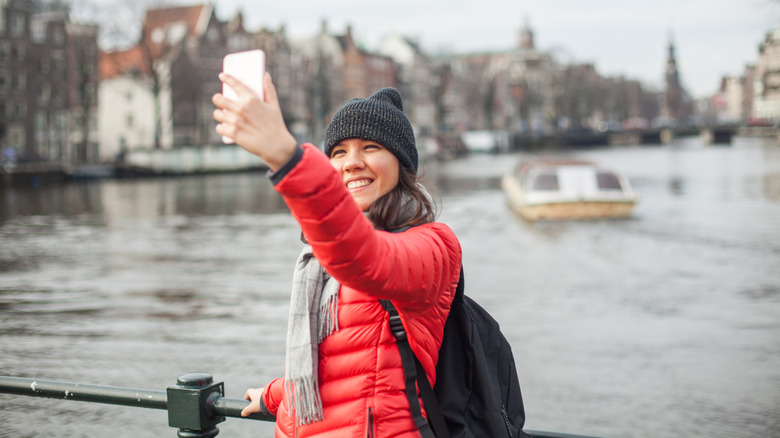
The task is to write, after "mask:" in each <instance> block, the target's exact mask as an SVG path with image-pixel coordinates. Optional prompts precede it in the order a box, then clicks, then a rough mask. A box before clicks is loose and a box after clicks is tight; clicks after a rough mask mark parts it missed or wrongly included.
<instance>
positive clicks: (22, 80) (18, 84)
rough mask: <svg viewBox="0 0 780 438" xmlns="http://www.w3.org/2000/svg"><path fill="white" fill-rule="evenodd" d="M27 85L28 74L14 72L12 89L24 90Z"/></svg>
mask: <svg viewBox="0 0 780 438" xmlns="http://www.w3.org/2000/svg"><path fill="white" fill-rule="evenodd" d="M26 86H27V76H26V75H25V74H24V73H22V74H18V73H14V74H12V75H11V89H12V91H24V90H25V88H26Z"/></svg>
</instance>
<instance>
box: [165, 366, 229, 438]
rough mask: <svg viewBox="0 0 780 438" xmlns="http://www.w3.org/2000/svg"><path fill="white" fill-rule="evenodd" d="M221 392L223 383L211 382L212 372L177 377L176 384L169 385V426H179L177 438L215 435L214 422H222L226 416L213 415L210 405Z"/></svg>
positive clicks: (222, 392) (210, 437)
mask: <svg viewBox="0 0 780 438" xmlns="http://www.w3.org/2000/svg"><path fill="white" fill-rule="evenodd" d="M224 392H225V389H224V384H223V383H222V382H219V383H214V381H213V378H212V377H211V374H208V373H188V374H183V375H181V376H179V378H178V379H177V381H176V386H169V387H168V425H169V426H171V427H178V428H179V431H178V436H179V438H212V437H215V436H217V434H218V433H219V429H217V424H218V423H221V422H223V421H225V417H221V416H216V415H213V413H212V411H211V405H212V404H214V400H215V399H216V398H217V397H221V396H222V395H223V394H224Z"/></svg>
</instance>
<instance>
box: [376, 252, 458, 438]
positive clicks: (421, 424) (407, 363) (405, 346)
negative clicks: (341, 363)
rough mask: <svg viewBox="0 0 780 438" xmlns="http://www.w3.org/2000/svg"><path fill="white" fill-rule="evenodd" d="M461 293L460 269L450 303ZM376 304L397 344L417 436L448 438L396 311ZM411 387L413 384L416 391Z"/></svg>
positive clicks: (389, 304)
mask: <svg viewBox="0 0 780 438" xmlns="http://www.w3.org/2000/svg"><path fill="white" fill-rule="evenodd" d="M463 291H464V285H463V267H462V266H461V268H460V277H459V278H458V287H457V289H456V291H455V297H454V298H453V300H454V299H455V298H457V297H458V296H463V293H464V292H463ZM379 302H380V303H382V307H384V308H385V310H386V311H387V313H389V314H390V332H391V333H392V334H393V336H394V337H395V340H396V343H397V344H398V351H399V353H400V354H401V363H402V364H403V367H404V376H405V379H406V382H405V383H406V398H407V399H408V400H409V408H410V409H411V411H412V418H413V419H414V422H415V424H416V425H417V429H418V430H419V431H420V435H422V437H423V438H434V437H435V438H450V430H449V428H448V427H447V422H446V421H445V420H444V415H442V412H441V407H440V406H439V401H438V400H437V399H436V393H434V392H433V388H432V387H431V382H430V381H428V376H427V374H425V369H424V368H423V366H422V363H420V360H419V359H418V358H417V356H416V355H415V354H414V351H412V347H411V345H409V339H408V337H407V336H406V329H405V328H404V325H403V322H402V321H401V316H400V315H399V314H398V309H396V308H395V305H393V303H392V302H391V301H390V300H379ZM415 383H416V384H417V386H416V387H415ZM417 389H419V390H420V396H421V397H422V399H423V403H425V411H426V412H427V413H428V420H426V419H425V417H423V415H422V410H421V408H420V401H419V399H418V398H417ZM431 428H433V430H431ZM434 432H435V433H434Z"/></svg>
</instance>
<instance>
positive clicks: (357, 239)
mask: <svg viewBox="0 0 780 438" xmlns="http://www.w3.org/2000/svg"><path fill="white" fill-rule="evenodd" d="M298 160H299V161H298V162H297V163H294V166H290V167H289V168H288V170H287V172H286V173H285V174H284V176H283V177H282V178H281V179H280V180H279V181H278V182H277V183H276V185H275V188H276V190H277V191H279V193H281V194H282V196H283V197H284V199H285V202H286V203H287V205H288V206H289V207H290V210H291V212H292V215H293V216H294V217H295V218H296V220H297V221H298V223H299V224H300V225H301V228H302V230H303V233H304V235H305V236H306V238H307V240H308V242H309V243H310V244H311V246H312V250H313V252H314V256H315V257H316V258H317V260H318V261H319V262H320V264H322V266H323V267H324V268H325V270H326V271H327V272H328V273H329V274H330V275H332V276H333V277H334V278H335V279H336V280H338V281H339V283H341V284H342V285H346V286H349V287H351V288H354V289H357V290H360V291H363V292H365V293H368V294H371V295H374V296H376V297H377V298H382V299H392V300H394V301H396V302H398V303H403V304H405V305H406V306H412V307H419V308H421V309H422V308H425V307H428V306H431V305H433V304H434V303H435V302H436V300H437V299H438V297H439V294H441V293H442V291H445V290H450V289H452V290H454V289H453V282H454V284H456V283H457V278H458V277H457V275H458V272H459V270H460V262H461V249H460V244H459V243H458V240H457V238H456V237H455V234H454V233H453V232H452V230H450V229H449V227H447V226H446V225H444V224H441V223H432V224H426V225H422V226H418V227H414V228H412V229H410V230H408V231H407V232H404V233H388V232H384V231H377V230H375V229H374V228H373V226H372V225H371V223H370V221H369V220H368V219H367V218H366V217H365V215H364V214H363V212H362V211H361V210H360V208H359V207H358V205H357V203H355V201H354V200H353V199H352V196H351V195H350V194H349V192H348V191H347V188H346V186H345V185H344V183H343V182H342V180H341V176H340V175H339V174H338V172H337V171H336V170H335V169H334V168H333V166H332V165H331V164H330V161H329V160H328V158H327V157H326V156H325V155H324V154H323V153H322V152H321V151H319V149H317V148H316V147H315V146H313V145H304V146H303V153H302V154H301V155H300V157H299V158H298Z"/></svg>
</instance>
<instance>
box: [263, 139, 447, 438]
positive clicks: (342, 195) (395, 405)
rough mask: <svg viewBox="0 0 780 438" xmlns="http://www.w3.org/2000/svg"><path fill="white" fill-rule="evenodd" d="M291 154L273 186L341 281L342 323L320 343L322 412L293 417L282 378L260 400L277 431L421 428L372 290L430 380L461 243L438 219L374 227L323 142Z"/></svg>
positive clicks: (312, 433) (372, 432) (374, 433)
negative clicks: (306, 420) (398, 229)
mask: <svg viewBox="0 0 780 438" xmlns="http://www.w3.org/2000/svg"><path fill="white" fill-rule="evenodd" d="M297 159H299V162H297V163H295V164H294V167H292V168H291V169H288V170H287V171H286V172H287V173H286V174H284V176H283V177H282V179H281V180H280V181H279V182H278V183H277V184H276V186H275V187H276V190H277V191H279V193H281V194H282V195H283V197H284V199H285V201H286V202H287V204H288V206H289V207H290V210H291V211H292V214H293V216H294V217H295V218H296V219H297V220H298V222H299V223H300V224H301V227H302V228H303V232H304V234H305V235H306V237H307V239H308V241H309V243H310V244H311V246H312V249H313V252H314V255H315V257H316V258H317V260H318V261H319V262H320V263H321V264H322V266H323V267H324V268H325V270H327V271H328V273H330V275H332V276H333V277H334V278H335V279H337V280H338V281H339V283H341V289H340V291H339V298H338V323H339V330H338V331H337V332H335V333H333V334H331V335H330V336H328V337H327V338H325V340H323V341H322V343H320V348H319V387H320V395H321V397H322V404H323V414H324V419H323V420H322V421H320V422H316V423H312V424H308V425H305V426H300V425H297V426H296V424H295V416H294V415H291V413H290V412H289V409H290V405H289V404H288V401H287V400H286V397H285V391H284V379H282V378H279V379H276V380H274V381H273V382H271V383H270V384H269V385H268V386H266V390H265V392H264V395H263V402H264V403H265V405H266V407H267V408H268V409H269V410H270V411H271V413H273V414H276V433H275V436H276V437H293V436H295V437H301V438H302V437H319V438H324V437H327V438H344V437H382V438H384V437H419V432H418V431H417V427H416V426H415V424H414V422H413V421H412V417H411V414H410V412H409V402H408V400H407V399H406V395H405V393H404V373H403V368H402V365H401V357H400V355H399V352H398V347H397V345H396V343H395V339H394V338H393V335H392V334H391V333H390V326H389V323H388V314H387V312H386V311H385V310H384V309H383V308H382V306H381V304H380V303H379V301H378V299H380V298H382V299H391V300H392V301H393V303H394V304H395V306H396V308H397V309H398V310H399V312H400V314H401V318H402V320H403V322H404V326H405V327H406V329H407V332H408V336H409V340H410V344H411V346H412V349H413V350H414V352H415V354H416V355H417V357H418V358H419V359H420V362H422V364H423V367H424V368H425V371H426V373H427V375H428V379H429V380H430V381H431V383H433V382H434V381H435V379H436V371H435V367H436V360H437V358H438V351H439V346H440V344H441V339H442V332H443V327H444V322H445V321H446V319H447V314H448V312H449V305H450V302H451V301H452V297H453V295H454V293H455V288H456V286H457V283H458V275H459V273H460V265H461V249H460V244H459V243H458V240H457V238H456V237H455V234H454V233H453V232H452V230H450V229H449V228H448V227H447V226H446V225H444V224H441V223H431V224H425V225H421V226H417V227H414V228H411V229H409V230H408V231H406V232H403V233H388V232H383V231H377V230H375V229H374V228H373V227H372V225H371V223H370V222H369V221H368V219H366V217H365V216H364V215H363V212H361V211H360V209H359V207H358V206H357V204H356V203H355V202H354V201H353V200H352V196H351V195H350V194H349V192H348V191H347V189H346V187H345V185H344V183H343V182H342V180H341V177H340V175H339V174H338V173H337V172H336V170H335V169H334V168H333V167H332V166H331V164H330V161H329V160H328V158H327V157H326V156H325V155H324V154H323V153H322V152H320V151H319V150H318V149H317V148H316V147H314V146H312V145H304V147H303V154H302V156H300V155H299V157H298V158H297ZM420 404H421V405H422V404H423V403H422V400H420ZM296 429H297V430H296Z"/></svg>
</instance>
